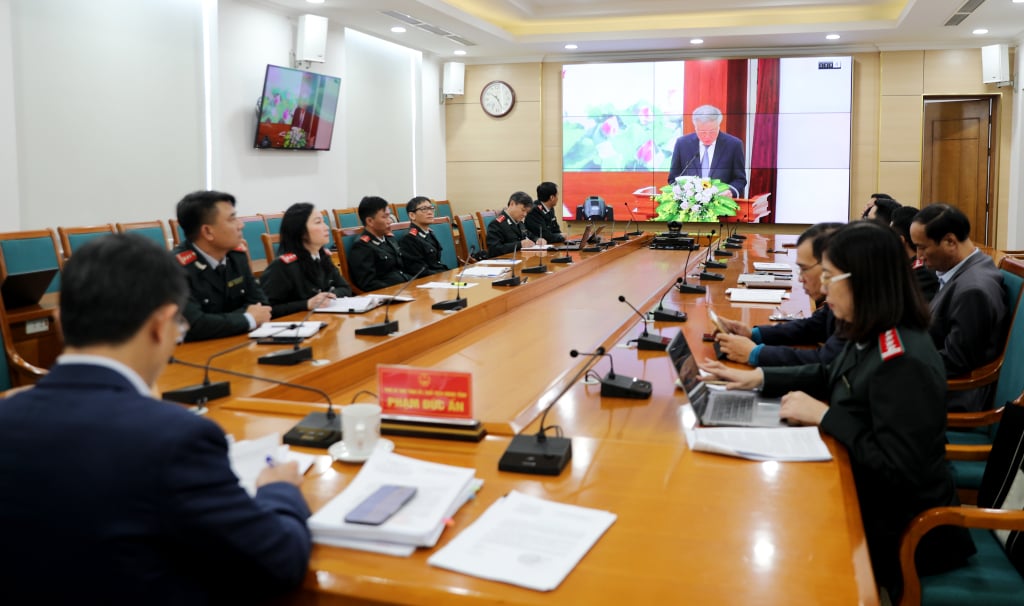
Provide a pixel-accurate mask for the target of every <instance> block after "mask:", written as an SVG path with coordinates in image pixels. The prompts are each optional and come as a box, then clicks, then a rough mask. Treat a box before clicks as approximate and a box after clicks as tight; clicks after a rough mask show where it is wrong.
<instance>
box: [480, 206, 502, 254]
mask: <svg viewBox="0 0 1024 606" xmlns="http://www.w3.org/2000/svg"><path fill="white" fill-rule="evenodd" d="M497 216H498V211H496V210H478V211H476V218H477V225H479V226H480V241H481V243H482V244H483V248H484V250H487V226H488V225H490V224H491V221H494V218H495V217H497Z"/></svg>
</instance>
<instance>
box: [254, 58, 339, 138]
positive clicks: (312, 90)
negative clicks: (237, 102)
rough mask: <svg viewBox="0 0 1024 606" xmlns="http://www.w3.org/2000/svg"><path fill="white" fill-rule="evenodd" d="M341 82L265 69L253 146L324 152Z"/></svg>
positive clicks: (292, 71) (278, 68)
mask: <svg viewBox="0 0 1024 606" xmlns="http://www.w3.org/2000/svg"><path fill="white" fill-rule="evenodd" d="M340 92H341V78H336V77H333V76H324V75H322V74H315V73H313V72H306V71H302V70H297V69H290V68H287V67H278V66H276V65H268V66H267V75H266V78H265V79H264V84H263V98H262V100H261V101H260V115H259V123H258V126H257V128H256V141H255V146H256V147H259V148H283V149H307V150H328V149H330V148H331V135H332V134H333V133H334V118H335V112H336V111H337V109H338V96H339V94H340Z"/></svg>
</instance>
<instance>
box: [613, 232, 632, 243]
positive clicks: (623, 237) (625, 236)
mask: <svg viewBox="0 0 1024 606" xmlns="http://www.w3.org/2000/svg"><path fill="white" fill-rule="evenodd" d="M629 236H630V234H628V233H627V234H623V235H621V236H615V237H614V238H612V240H613V241H614V242H625V241H627V240H629Z"/></svg>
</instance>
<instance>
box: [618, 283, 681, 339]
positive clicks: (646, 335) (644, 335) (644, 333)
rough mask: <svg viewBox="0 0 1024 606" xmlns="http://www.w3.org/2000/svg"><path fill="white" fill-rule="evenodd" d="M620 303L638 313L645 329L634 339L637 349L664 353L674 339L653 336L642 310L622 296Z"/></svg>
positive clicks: (620, 296)
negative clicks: (648, 329)
mask: <svg viewBox="0 0 1024 606" xmlns="http://www.w3.org/2000/svg"><path fill="white" fill-rule="evenodd" d="M619 302H620V303H625V304H626V305H628V306H629V308H630V309H632V310H633V311H634V312H636V315H638V316H640V324H641V325H642V326H643V327H644V329H643V331H642V332H641V333H640V336H639V337H637V338H636V339H633V340H635V341H636V347H637V349H643V350H647V351H661V352H664V351H665V348H666V347H668V344H669V342H670V341H671V340H672V339H669V338H668V337H663V336H661V335H652V334H651V333H649V332H647V318H645V317H644V315H643V314H642V313H640V310H639V309H637V308H636V307H634V306H633V304H632V303H630V302H629V301H627V300H626V297H624V296H622V295H619Z"/></svg>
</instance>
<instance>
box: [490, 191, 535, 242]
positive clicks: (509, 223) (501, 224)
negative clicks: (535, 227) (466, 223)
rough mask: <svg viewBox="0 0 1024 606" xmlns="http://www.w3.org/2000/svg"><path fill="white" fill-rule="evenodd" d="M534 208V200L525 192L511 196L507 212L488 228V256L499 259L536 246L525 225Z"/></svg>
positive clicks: (502, 213) (496, 218) (506, 208)
mask: <svg viewBox="0 0 1024 606" xmlns="http://www.w3.org/2000/svg"><path fill="white" fill-rule="evenodd" d="M532 207H533V198H531V197H530V194H528V193H526V192H524V191H517V192H514V193H513V194H512V195H511V196H509V199H508V205H507V206H506V207H505V210H503V211H501V214H500V215H498V216H497V217H495V218H494V220H493V221H491V223H490V225H488V226H487V254H488V255H490V256H492V257H497V256H500V255H507V254H509V253H510V252H513V251H515V250H518V249H520V248H529V247H531V246H534V241H533V240H531V239H530V235H529V234H528V233H527V231H526V224H525V223H523V220H524V219H526V215H527V213H529V212H530V209H531V208H532Z"/></svg>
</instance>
